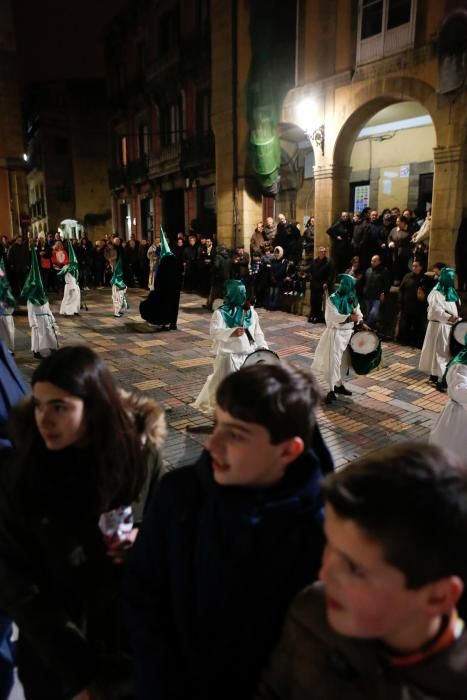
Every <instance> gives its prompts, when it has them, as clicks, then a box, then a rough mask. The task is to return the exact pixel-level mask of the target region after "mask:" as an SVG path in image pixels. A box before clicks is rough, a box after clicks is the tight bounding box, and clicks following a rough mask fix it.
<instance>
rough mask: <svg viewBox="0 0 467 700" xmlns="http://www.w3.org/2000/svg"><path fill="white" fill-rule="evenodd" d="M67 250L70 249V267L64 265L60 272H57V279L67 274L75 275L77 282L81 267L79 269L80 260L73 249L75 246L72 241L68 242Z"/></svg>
mask: <svg viewBox="0 0 467 700" xmlns="http://www.w3.org/2000/svg"><path fill="white" fill-rule="evenodd" d="M66 243H67V248H68V265H64V266H63V267H62V269H61V270H60V272H57V277H60V276H61V275H65V274H66V273H67V272H69V273H70V275H73V277H74V278H75V280H76V281H78V279H79V267H78V258H77V257H76V253H75V249H74V247H73V244H72V242H71V241H70V240H67V242H66Z"/></svg>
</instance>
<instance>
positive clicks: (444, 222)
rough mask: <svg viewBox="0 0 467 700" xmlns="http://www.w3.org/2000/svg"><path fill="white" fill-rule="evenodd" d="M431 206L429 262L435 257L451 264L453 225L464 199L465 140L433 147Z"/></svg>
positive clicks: (466, 197) (456, 224)
mask: <svg viewBox="0 0 467 700" xmlns="http://www.w3.org/2000/svg"><path fill="white" fill-rule="evenodd" d="M433 154H434V177H433V202H432V206H433V210H432V221H431V234H430V250H429V263H428V264H429V266H431V265H433V264H434V263H435V262H437V261H442V262H445V263H447V264H448V265H453V264H454V246H455V243H456V239H457V229H458V227H459V224H460V221H461V219H462V212H463V208H464V207H465V205H466V201H467V194H466V190H467V167H466V166H467V149H466V146H465V144H461V145H457V146H438V147H436V148H434V149H433Z"/></svg>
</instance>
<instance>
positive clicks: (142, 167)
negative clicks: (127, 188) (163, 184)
mask: <svg viewBox="0 0 467 700" xmlns="http://www.w3.org/2000/svg"><path fill="white" fill-rule="evenodd" d="M126 174H127V179H128V181H129V182H130V183H133V182H141V181H143V180H146V179H147V177H148V158H147V156H142V157H141V158H137V159H136V160H130V161H129V163H128V166H127V173H126Z"/></svg>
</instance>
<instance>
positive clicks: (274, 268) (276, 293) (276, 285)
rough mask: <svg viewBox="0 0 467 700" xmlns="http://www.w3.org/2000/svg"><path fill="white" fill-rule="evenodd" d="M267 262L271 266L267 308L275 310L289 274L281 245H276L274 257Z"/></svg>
mask: <svg viewBox="0 0 467 700" xmlns="http://www.w3.org/2000/svg"><path fill="white" fill-rule="evenodd" d="M266 264H267V266H268V268H269V279H268V291H267V299H266V304H265V308H266V309H269V311H275V310H276V309H278V308H279V306H280V295H281V291H282V285H283V282H284V279H285V276H286V274H287V260H286V259H285V258H284V251H283V249H282V248H281V246H278V245H277V246H275V248H274V253H273V255H272V259H271V261H270V263H266Z"/></svg>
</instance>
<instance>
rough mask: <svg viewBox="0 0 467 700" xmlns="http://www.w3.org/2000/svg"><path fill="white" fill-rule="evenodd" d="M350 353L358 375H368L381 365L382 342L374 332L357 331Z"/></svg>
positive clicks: (351, 339) (350, 344) (350, 346)
mask: <svg viewBox="0 0 467 700" xmlns="http://www.w3.org/2000/svg"><path fill="white" fill-rule="evenodd" d="M349 352H350V357H351V360H352V367H353V368H354V370H355V372H356V373H357V374H368V373H369V372H371V370H373V369H376V367H378V366H379V365H380V363H381V341H380V339H379V338H378V336H377V334H376V333H374V332H373V331H355V333H354V334H353V335H352V337H351V338H350V343H349Z"/></svg>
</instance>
